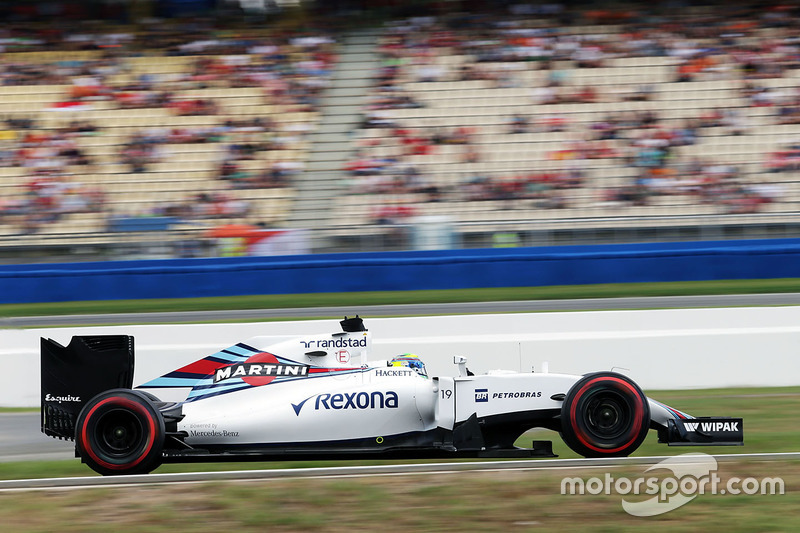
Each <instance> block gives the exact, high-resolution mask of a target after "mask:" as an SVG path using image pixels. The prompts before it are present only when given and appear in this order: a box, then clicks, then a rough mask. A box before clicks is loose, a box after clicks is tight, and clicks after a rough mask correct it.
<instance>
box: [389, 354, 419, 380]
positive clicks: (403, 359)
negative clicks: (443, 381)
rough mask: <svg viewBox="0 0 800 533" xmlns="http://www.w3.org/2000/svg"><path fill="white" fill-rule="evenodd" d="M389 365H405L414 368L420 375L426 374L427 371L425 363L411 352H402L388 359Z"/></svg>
mask: <svg viewBox="0 0 800 533" xmlns="http://www.w3.org/2000/svg"><path fill="white" fill-rule="evenodd" d="M389 366H405V367H408V368H411V369H413V370H415V371H416V372H417V374H420V375H421V376H425V377H427V376H428V372H427V371H426V370H425V363H423V362H422V361H421V360H420V358H419V356H418V355H416V354H413V353H404V354H402V355H398V356H396V357H394V358H393V359H392V360H391V361H389Z"/></svg>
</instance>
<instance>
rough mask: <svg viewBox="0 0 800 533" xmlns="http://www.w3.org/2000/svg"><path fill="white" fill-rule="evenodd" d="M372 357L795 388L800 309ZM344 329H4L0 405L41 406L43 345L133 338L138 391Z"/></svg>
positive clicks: (381, 346) (464, 340)
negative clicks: (207, 365) (214, 363)
mask: <svg viewBox="0 0 800 533" xmlns="http://www.w3.org/2000/svg"><path fill="white" fill-rule="evenodd" d="M365 324H366V326H367V328H369V330H370V331H371V332H372V334H373V358H375V359H385V358H387V357H390V356H392V355H396V354H400V353H406V352H414V353H416V354H418V355H419V356H420V357H421V358H422V359H423V360H424V361H425V363H426V365H427V367H428V371H429V373H430V374H432V375H453V374H454V373H455V368H454V366H453V365H452V359H453V358H452V356H453V355H463V356H466V357H467V358H468V360H469V362H468V364H467V366H468V367H469V368H470V369H471V370H473V371H474V372H476V373H480V372H484V371H486V370H490V369H495V368H506V369H510V370H522V371H526V372H527V371H529V370H531V368H534V369H535V370H536V371H540V370H541V366H542V362H544V361H547V362H548V363H549V369H550V371H552V372H565V373H574V374H583V373H585V372H589V371H594V370H610V369H612V368H614V369H615V370H617V371H621V372H623V373H625V374H628V375H629V376H631V377H632V378H633V379H634V380H636V381H637V382H638V383H639V384H640V385H641V386H642V387H643V388H645V389H650V390H653V389H681V388H717V387H730V386H785V385H800V353H798V352H800V307H755V308H731V309H690V310H687V309H670V310H651V311H591V312H564V313H518V314H505V315H468V316H441V317H408V318H368V317H367V318H366V319H365ZM338 330H339V324H338V321H337V320H308V321H292V322H264V323H248V324H220V325H214V324H181V325H159V326H103V327H75V328H41V329H28V330H2V331H0V368H2V369H3V371H2V372H1V373H0V406H36V405H38V403H39V357H38V353H39V338H40V337H50V338H52V339H55V340H56V341H58V342H60V343H62V344H66V343H68V342H69V339H70V337H71V336H72V335H86V334H115V333H125V334H130V335H134V336H135V338H136V341H135V342H136V374H135V378H134V384H135V385H136V384H139V383H142V382H144V381H146V380H149V379H151V378H154V377H157V376H159V375H162V374H165V373H167V372H169V371H171V370H174V369H176V368H178V367H180V366H182V365H185V364H187V363H190V362H192V361H194V360H196V359H200V358H202V357H204V356H206V355H209V354H211V353H214V352H216V351H217V350H219V349H221V348H225V347H227V346H230V345H232V344H235V343H236V342H239V341H243V340H246V339H247V338H249V337H252V336H255V335H287V334H289V335H292V334H308V333H325V332H334V331H338Z"/></svg>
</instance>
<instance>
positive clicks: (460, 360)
mask: <svg viewBox="0 0 800 533" xmlns="http://www.w3.org/2000/svg"><path fill="white" fill-rule="evenodd" d="M453 364H454V365H458V375H459V377H466V376H467V375H468V374H467V358H466V357H463V356H461V355H454V356H453Z"/></svg>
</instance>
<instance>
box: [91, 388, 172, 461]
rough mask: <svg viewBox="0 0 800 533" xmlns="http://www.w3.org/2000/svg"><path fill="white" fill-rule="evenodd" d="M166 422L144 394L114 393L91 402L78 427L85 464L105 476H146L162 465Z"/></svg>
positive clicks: (110, 392) (107, 393)
mask: <svg viewBox="0 0 800 533" xmlns="http://www.w3.org/2000/svg"><path fill="white" fill-rule="evenodd" d="M164 432H165V430H164V418H163V416H161V413H160V412H159V411H158V409H156V408H155V407H154V406H153V403H152V401H151V400H150V399H149V398H148V397H147V396H146V395H144V394H143V393H141V392H139V391H135V390H130V389H112V390H108V391H105V392H102V393H100V394H98V395H97V396H95V397H94V398H92V399H91V400H89V403H87V404H86V405H85V406H84V407H83V409H82V410H81V413H80V415H78V421H77V423H76V424H75V443H76V446H77V449H78V454H79V455H80V457H81V459H82V460H83V462H85V463H86V464H87V465H89V466H90V467H91V468H92V470H94V471H95V472H98V473H100V474H103V475H119V474H147V473H149V472H151V471H153V470H154V469H155V468H157V467H158V466H159V465H160V464H161V451H162V448H163V447H164Z"/></svg>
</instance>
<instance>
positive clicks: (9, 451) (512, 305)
mask: <svg viewBox="0 0 800 533" xmlns="http://www.w3.org/2000/svg"><path fill="white" fill-rule="evenodd" d="M774 305H800V293H785V294H746V295H720V296H661V297H649V298H638V297H637V298H591V299H574V300H527V301H519V302H475V303H452V304H451V303H447V304H407V305H367V306H358V307H352V308H350V307H311V308H296V309H253V310H238V311H191V312H177V313H130V314H116V315H68V316H45V317H19V318H5V319H2V321H0V322H2V324H0V325H2V326H4V327H6V328H9V327H12V328H18V327H48V326H69V325H79V324H136V323H139V324H142V323H145V324H148V323H149V324H155V323H158V324H167V323H178V322H203V321H220V320H225V321H232V320H258V319H262V318H270V319H280V318H287V319H289V318H303V317H341V316H344V315H355V314H360V315H361V316H408V315H443V314H465V313H514V312H531V311H578V310H604V309H605V310H613V309H678V308H698V307H750V306H774ZM73 450H74V448H73V443H72V442H66V441H59V440H56V439H53V438H50V437H47V436H45V435H44V434H42V433H41V432H40V430H39V413H0V462H5V461H21V460H48V459H68V458H71V457H74V451H73Z"/></svg>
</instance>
